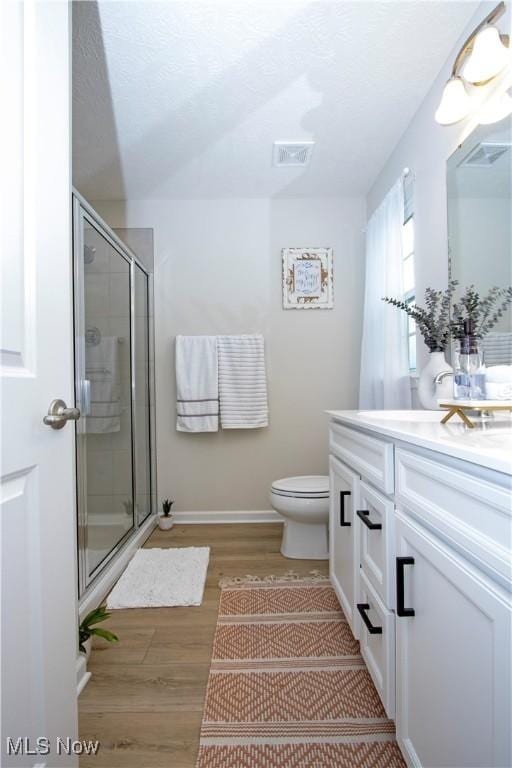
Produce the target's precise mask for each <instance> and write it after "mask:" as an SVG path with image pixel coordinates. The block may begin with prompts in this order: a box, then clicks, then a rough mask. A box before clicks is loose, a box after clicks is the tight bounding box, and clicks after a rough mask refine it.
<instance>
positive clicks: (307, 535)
mask: <svg viewBox="0 0 512 768" xmlns="http://www.w3.org/2000/svg"><path fill="white" fill-rule="evenodd" d="M281 554H282V555H284V556H285V557H291V558H294V559H298V560H299V559H300V560H328V559H329V538H328V533H327V524H324V523H297V522H295V521H294V520H286V521H285V523H284V527H283V539H282V542H281Z"/></svg>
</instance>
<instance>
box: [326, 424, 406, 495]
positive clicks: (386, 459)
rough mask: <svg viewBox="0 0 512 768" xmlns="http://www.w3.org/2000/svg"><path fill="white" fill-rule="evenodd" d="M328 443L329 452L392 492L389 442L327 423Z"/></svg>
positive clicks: (382, 489)
mask: <svg viewBox="0 0 512 768" xmlns="http://www.w3.org/2000/svg"><path fill="white" fill-rule="evenodd" d="M329 447H330V451H331V453H332V454H334V455H335V456H337V457H338V458H339V459H341V460H342V461H344V462H345V463H346V464H348V466H349V467H352V469H355V470H356V472H358V473H359V474H360V475H362V476H363V477H364V478H365V479H366V480H369V481H370V482H371V483H372V484H373V485H375V486H376V487H377V488H380V490H381V491H384V493H393V491H394V487H395V484H394V475H393V443H389V442H387V441H385V440H380V439H379V438H377V437H373V436H372V435H368V434H366V433H365V432H359V431H358V430H357V429H350V428H349V427H345V426H343V425H341V424H331V428H330V434H329Z"/></svg>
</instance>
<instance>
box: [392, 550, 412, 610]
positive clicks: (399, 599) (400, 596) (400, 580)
mask: <svg viewBox="0 0 512 768" xmlns="http://www.w3.org/2000/svg"><path fill="white" fill-rule="evenodd" d="M406 565H414V557H397V559H396V615H397V616H414V608H405V607H404V568H405V566H406Z"/></svg>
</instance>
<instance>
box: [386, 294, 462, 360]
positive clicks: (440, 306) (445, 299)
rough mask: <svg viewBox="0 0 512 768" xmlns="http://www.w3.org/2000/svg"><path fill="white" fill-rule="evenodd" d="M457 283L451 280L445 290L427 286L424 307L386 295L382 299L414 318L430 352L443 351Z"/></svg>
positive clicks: (448, 331)
mask: <svg viewBox="0 0 512 768" xmlns="http://www.w3.org/2000/svg"><path fill="white" fill-rule="evenodd" d="M457 285H458V281H457V280H451V281H450V283H449V284H448V288H447V289H446V290H445V291H436V290H434V288H427V290H426V291H425V308H423V307H420V306H418V305H417V304H412V303H410V304H407V303H406V302H405V301H402V300H400V299H392V298H389V297H388V296H385V297H384V298H383V299H382V301H385V302H386V304H391V305H392V306H393V307H396V308H397V309H401V310H402V311H403V312H405V313H406V314H407V315H408V316H409V317H411V318H412V319H413V320H414V322H415V323H416V325H417V327H418V330H419V332H420V333H421V335H422V336H423V340H424V341H425V344H426V345H427V347H428V348H429V350H430V351H431V352H444V351H445V349H446V348H447V347H448V345H449V342H450V332H451V324H450V308H451V305H452V299H453V295H454V293H455V290H456V288H457Z"/></svg>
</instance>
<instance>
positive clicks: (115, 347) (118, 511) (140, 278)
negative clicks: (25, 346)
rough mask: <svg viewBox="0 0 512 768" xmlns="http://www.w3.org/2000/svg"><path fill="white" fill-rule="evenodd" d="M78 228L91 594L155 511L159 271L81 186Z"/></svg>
mask: <svg viewBox="0 0 512 768" xmlns="http://www.w3.org/2000/svg"><path fill="white" fill-rule="evenodd" d="M73 237H74V243H73V253H74V310H75V311H74V320H75V397H76V406H77V408H79V409H80V414H81V416H80V419H79V420H78V421H77V423H76V484H77V513H78V526H77V530H78V572H79V573H78V577H79V584H78V588H79V595H80V596H81V597H83V596H84V595H85V594H86V593H87V592H88V591H90V590H91V589H92V587H93V585H94V584H95V583H97V582H98V581H99V580H100V578H101V577H102V576H105V575H106V574H107V572H108V571H109V570H112V567H113V566H114V564H115V560H116V557H117V556H118V555H119V554H120V553H121V552H122V551H123V550H125V549H126V547H127V546H128V545H129V543H130V542H131V541H132V540H133V539H135V538H136V537H137V534H140V533H141V531H142V529H143V528H148V527H149V526H148V521H149V516H150V515H151V514H152V513H153V512H154V511H155V470H154V467H155V461H154V439H153V436H154V398H153V392H152V384H153V375H152V370H153V343H152V326H153V323H152V320H153V318H152V275H151V268H150V265H148V264H147V263H143V262H142V260H141V258H139V257H138V256H137V255H136V254H135V253H134V252H133V251H132V250H130V249H129V248H128V247H127V246H126V245H125V244H124V242H123V241H122V240H121V238H120V237H118V235H117V234H116V233H115V232H114V231H113V230H111V229H110V228H109V227H108V226H107V225H106V224H105V222H104V221H102V219H101V218H100V217H99V216H98V214H97V213H96V212H95V211H94V210H93V209H92V208H91V207H90V205H89V204H88V203H87V202H86V201H85V200H84V199H83V198H81V197H80V195H78V194H77V193H75V194H74V195H73ZM146 261H147V259H146Z"/></svg>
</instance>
